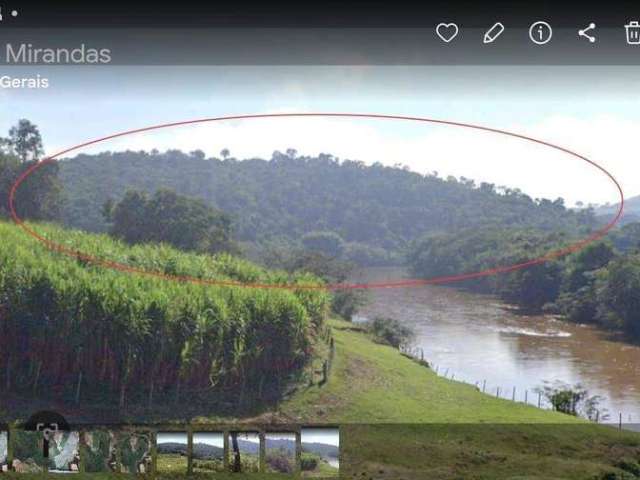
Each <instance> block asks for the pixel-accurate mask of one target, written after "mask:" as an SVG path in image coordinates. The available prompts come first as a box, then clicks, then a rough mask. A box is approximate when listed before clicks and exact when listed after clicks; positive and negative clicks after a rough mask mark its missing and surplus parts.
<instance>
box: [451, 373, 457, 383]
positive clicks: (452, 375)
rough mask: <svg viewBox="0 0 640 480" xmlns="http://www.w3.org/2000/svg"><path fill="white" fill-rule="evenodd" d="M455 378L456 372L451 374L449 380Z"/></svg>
mask: <svg viewBox="0 0 640 480" xmlns="http://www.w3.org/2000/svg"><path fill="white" fill-rule="evenodd" d="M455 378H456V374H455V373H452V374H451V380H452V381H453V380H454V379H455Z"/></svg>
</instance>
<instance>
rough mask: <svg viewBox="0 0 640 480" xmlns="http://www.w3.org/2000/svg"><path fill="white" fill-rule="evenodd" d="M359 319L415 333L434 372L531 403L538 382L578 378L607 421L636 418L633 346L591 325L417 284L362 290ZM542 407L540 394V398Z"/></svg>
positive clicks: (638, 369) (372, 273) (364, 274)
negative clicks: (387, 321)
mask: <svg viewBox="0 0 640 480" xmlns="http://www.w3.org/2000/svg"><path fill="white" fill-rule="evenodd" d="M405 276H406V271H405V270H404V269H401V268H400V269H399V268H396V269H389V268H376V269H363V270H362V271H360V272H358V276H355V277H354V278H353V280H354V281H358V282H371V281H376V282H386V281H392V280H398V279H402V278H404V277H405ZM359 316H360V317H363V318H362V319H371V318H375V317H376V316H381V317H391V318H395V319H396V320H398V321H400V322H402V323H403V324H404V325H407V326H409V327H411V328H412V329H413V330H414V331H415V332H416V338H415V345H414V346H415V347H417V348H419V349H422V350H423V351H424V356H425V359H426V360H428V361H429V363H430V364H431V365H432V366H433V368H434V369H436V368H438V371H439V374H440V375H444V374H445V373H447V376H448V377H449V378H451V376H452V375H455V379H459V380H463V381H465V382H467V383H470V384H472V385H474V384H476V383H477V384H478V385H480V386H482V385H483V384H486V392H487V393H490V394H491V395H493V396H495V395H496V394H497V392H498V389H499V391H500V395H501V396H502V397H504V398H508V399H511V398H512V397H513V390H514V388H515V391H516V399H517V400H519V401H524V400H525V397H526V398H527V400H528V402H529V403H531V404H534V405H537V400H538V398H537V395H536V394H535V392H534V390H535V389H536V388H537V387H540V386H541V385H542V384H543V383H544V382H545V381H554V380H560V381H562V382H565V383H568V384H571V385H575V384H577V383H579V384H581V385H583V386H584V388H586V389H587V390H588V391H589V393H590V394H591V395H599V396H600V397H602V401H601V403H600V406H601V407H602V408H604V409H606V410H607V411H608V412H609V414H610V418H609V420H606V419H605V418H604V417H603V416H601V417H600V421H611V422H616V423H617V422H618V420H619V415H620V413H622V417H623V418H622V420H623V422H624V423H640V346H638V345H634V344H630V343H626V342H622V341H619V339H618V338H614V337H613V336H612V334H611V333H610V332H608V331H605V330H601V329H598V328H596V327H594V326H592V325H579V324H576V323H573V322H566V321H563V320H561V319H559V318H558V317H557V316H554V315H522V314H521V312H520V311H518V310H515V309H514V308H512V307H511V306H509V305H508V304H505V303H504V302H502V301H500V299H498V298H496V297H495V296H492V295H486V294H478V293H474V292H470V291H468V290H463V289H458V288H453V287H445V286H434V285H430V286H423V287H419V288H402V289H382V290H374V291H372V292H371V293H370V294H369V302H368V303H367V305H365V306H363V307H362V308H361V309H360V312H359ZM542 402H543V406H545V407H548V405H545V399H544V398H543V399H542Z"/></svg>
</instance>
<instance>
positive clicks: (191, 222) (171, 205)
mask: <svg viewBox="0 0 640 480" xmlns="http://www.w3.org/2000/svg"><path fill="white" fill-rule="evenodd" d="M103 214H104V216H105V219H106V220H107V221H108V222H109V223H110V229H109V233H110V234H111V235H113V236H114V237H116V238H120V239H122V240H124V241H125V242H127V243H132V244H133V243H149V242H155V243H160V242H164V243H168V244H169V245H173V246H174V247H176V248H178V249H180V250H194V251H199V252H204V253H218V252H228V253H238V247H237V245H236V244H235V243H234V242H233V240H232V238H231V236H232V232H231V220H230V218H229V217H228V216H227V215H225V214H224V213H223V212H221V211H219V210H216V209H214V208H212V207H210V206H208V205H206V204H205V203H204V202H203V201H201V200H199V199H194V198H189V197H185V196H183V195H178V194H176V193H175V192H174V191H172V190H168V189H162V190H158V191H157V192H156V193H155V194H154V195H152V196H149V195H147V193H146V192H140V191H136V190H128V191H127V192H126V193H125V195H124V197H123V198H122V200H120V201H119V202H118V203H113V201H111V200H107V202H106V203H105V205H104V206H103Z"/></svg>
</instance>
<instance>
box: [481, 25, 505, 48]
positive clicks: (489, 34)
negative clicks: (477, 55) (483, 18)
mask: <svg viewBox="0 0 640 480" xmlns="http://www.w3.org/2000/svg"><path fill="white" fill-rule="evenodd" d="M502 32H504V25H503V24H502V23H500V22H496V23H495V25H494V26H493V27H491V28H490V29H489V30H487V31H486V32H485V34H484V38H483V40H482V41H483V43H493V42H495V41H496V39H497V38H498V37H499V36H500V35H502Z"/></svg>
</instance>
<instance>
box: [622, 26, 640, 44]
mask: <svg viewBox="0 0 640 480" xmlns="http://www.w3.org/2000/svg"><path fill="white" fill-rule="evenodd" d="M624 28H625V29H626V30H627V43H628V44H629V45H640V22H638V21H637V20H634V21H633V22H629V24H628V25H625V26H624Z"/></svg>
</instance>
